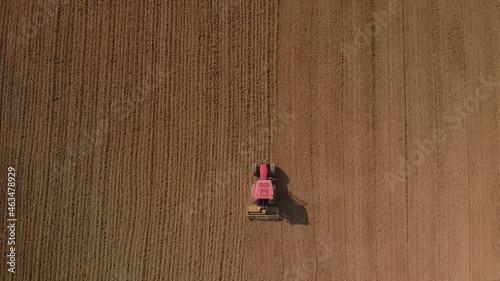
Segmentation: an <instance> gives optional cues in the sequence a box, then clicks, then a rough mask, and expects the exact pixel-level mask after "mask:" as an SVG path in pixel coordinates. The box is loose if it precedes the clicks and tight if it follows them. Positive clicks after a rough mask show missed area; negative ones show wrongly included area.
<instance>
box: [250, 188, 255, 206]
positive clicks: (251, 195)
mask: <svg viewBox="0 0 500 281" xmlns="http://www.w3.org/2000/svg"><path fill="white" fill-rule="evenodd" d="M253 186H254V185H253V184H252V185H251V186H250V198H251V200H252V202H251V203H254V202H253Z"/></svg>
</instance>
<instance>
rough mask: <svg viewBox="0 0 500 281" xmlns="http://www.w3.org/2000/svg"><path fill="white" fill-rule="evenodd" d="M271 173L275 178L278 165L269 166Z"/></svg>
mask: <svg viewBox="0 0 500 281" xmlns="http://www.w3.org/2000/svg"><path fill="white" fill-rule="evenodd" d="M269 171H270V172H271V177H273V178H274V177H275V176H276V164H274V163H271V164H269Z"/></svg>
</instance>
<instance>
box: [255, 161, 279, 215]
mask: <svg viewBox="0 0 500 281" xmlns="http://www.w3.org/2000/svg"><path fill="white" fill-rule="evenodd" d="M252 172H253V176H254V177H256V178H257V180H256V181H255V183H254V184H252V186H251V187H250V194H251V198H252V202H251V204H250V205H249V206H248V207H247V216H248V218H249V219H250V220H279V219H280V212H279V208H278V207H275V206H272V205H275V204H276V200H277V193H276V185H274V183H273V182H274V180H275V176H276V165H275V164H274V163H270V164H268V163H261V164H259V165H257V164H256V163H254V164H253V165H252Z"/></svg>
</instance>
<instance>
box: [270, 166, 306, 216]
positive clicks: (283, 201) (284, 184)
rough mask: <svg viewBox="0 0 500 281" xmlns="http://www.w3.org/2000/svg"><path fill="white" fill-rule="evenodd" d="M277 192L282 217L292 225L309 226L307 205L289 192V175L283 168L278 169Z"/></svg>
mask: <svg viewBox="0 0 500 281" xmlns="http://www.w3.org/2000/svg"><path fill="white" fill-rule="evenodd" d="M275 176H276V180H275V183H274V184H275V185H276V190H277V191H276V192H277V193H278V200H277V204H276V205H277V206H278V207H279V209H280V216H281V217H282V218H283V219H284V220H286V221H288V223H290V224H302V225H307V224H309V218H308V216H307V209H306V205H307V204H306V203H305V202H303V201H301V200H300V199H298V198H297V197H295V196H294V195H293V194H292V193H290V191H289V190H288V182H289V179H288V175H287V174H286V173H285V171H283V170H282V169H281V168H279V167H276V175H275Z"/></svg>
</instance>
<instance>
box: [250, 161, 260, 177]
mask: <svg viewBox="0 0 500 281" xmlns="http://www.w3.org/2000/svg"><path fill="white" fill-rule="evenodd" d="M252 173H253V176H254V177H259V167H258V166H257V163H253V164H252Z"/></svg>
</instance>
